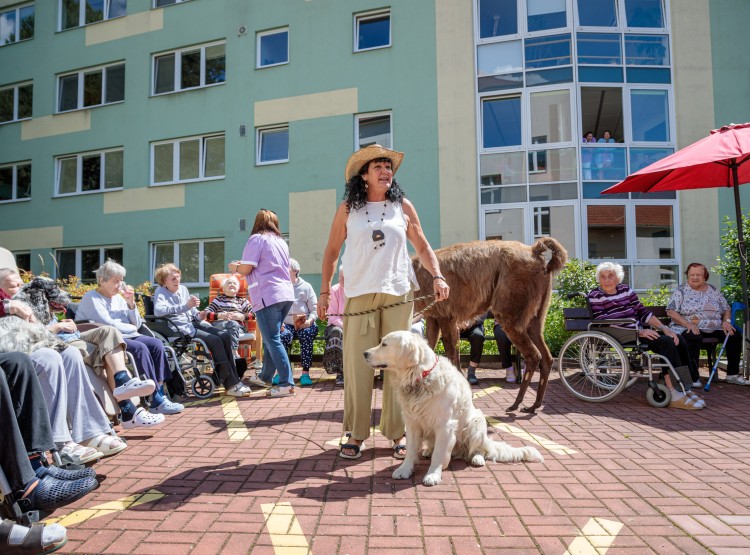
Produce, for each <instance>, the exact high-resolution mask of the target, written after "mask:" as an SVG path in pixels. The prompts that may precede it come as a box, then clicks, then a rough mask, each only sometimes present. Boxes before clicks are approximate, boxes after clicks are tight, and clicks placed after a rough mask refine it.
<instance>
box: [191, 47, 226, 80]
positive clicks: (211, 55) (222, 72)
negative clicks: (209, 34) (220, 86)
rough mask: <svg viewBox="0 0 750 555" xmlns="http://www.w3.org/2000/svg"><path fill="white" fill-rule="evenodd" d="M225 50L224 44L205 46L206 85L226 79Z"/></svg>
mask: <svg viewBox="0 0 750 555" xmlns="http://www.w3.org/2000/svg"><path fill="white" fill-rule="evenodd" d="M225 52H226V45H224V44H216V45H214V46H208V47H206V85H211V84H213V83H223V82H224V81H225V80H226V55H225ZM183 67H184V66H183Z"/></svg>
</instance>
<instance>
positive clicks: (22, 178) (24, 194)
mask: <svg viewBox="0 0 750 555" xmlns="http://www.w3.org/2000/svg"><path fill="white" fill-rule="evenodd" d="M30 198H31V162H18V163H16V164H6V165H3V166H0V202H9V201H14V200H26V199H30Z"/></svg>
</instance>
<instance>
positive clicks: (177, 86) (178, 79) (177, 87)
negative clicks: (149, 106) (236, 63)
mask: <svg viewBox="0 0 750 555" xmlns="http://www.w3.org/2000/svg"><path fill="white" fill-rule="evenodd" d="M212 46H224V80H223V81H219V82H217V83H208V84H207V83H206V49H207V48H211V47H212ZM196 50H200V60H201V61H200V78H199V81H200V84H199V85H197V86H195V87H185V88H182V64H181V60H182V56H183V54H184V53H186V52H194V51H196ZM170 55H172V56H174V74H173V75H172V77H173V79H174V82H173V85H174V88H173V89H172V90H171V91H164V92H156V84H157V81H158V77H157V74H156V69H157V68H156V61H157V59H158V58H163V57H166V56H170ZM226 58H227V41H226V40H218V41H211V42H206V43H201V44H194V45H191V46H184V47H182V48H177V49H174V50H165V51H163V52H157V53H155V54H152V55H151V96H152V97H153V96H164V95H166V94H177V93H182V92H187V91H195V90H200V89H207V88H210V87H218V86H221V85H224V84H226V82H227V76H226V73H227V61H226Z"/></svg>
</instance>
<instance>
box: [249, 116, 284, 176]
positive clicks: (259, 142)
mask: <svg viewBox="0 0 750 555" xmlns="http://www.w3.org/2000/svg"><path fill="white" fill-rule="evenodd" d="M283 130H286V133H287V142H286V158H283V159H282V158H278V159H274V160H262V159H261V153H262V152H263V137H264V136H265V135H266V134H267V133H272V132H278V131H283ZM289 138H290V134H289V124H288V123H286V124H281V125H268V126H264V127H258V128H256V130H255V165H256V166H270V165H273V164H286V163H288V162H289V146H290V142H289Z"/></svg>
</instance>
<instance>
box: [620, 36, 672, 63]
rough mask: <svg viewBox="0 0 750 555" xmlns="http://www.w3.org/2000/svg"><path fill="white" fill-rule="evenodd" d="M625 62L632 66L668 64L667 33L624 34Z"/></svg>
mask: <svg viewBox="0 0 750 555" xmlns="http://www.w3.org/2000/svg"><path fill="white" fill-rule="evenodd" d="M625 63H626V64H627V65H634V66H668V65H669V37H668V36H667V35H625Z"/></svg>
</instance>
